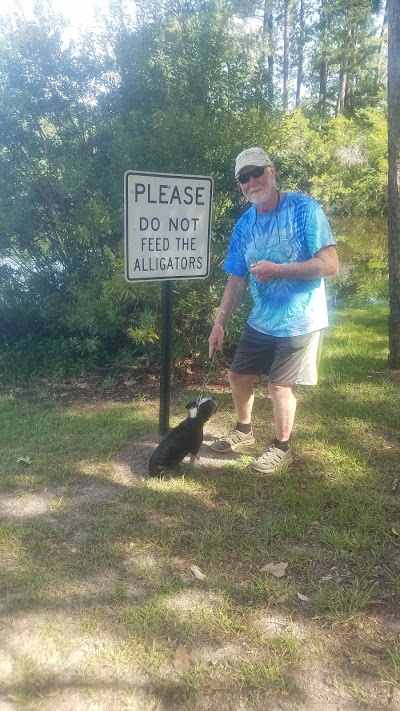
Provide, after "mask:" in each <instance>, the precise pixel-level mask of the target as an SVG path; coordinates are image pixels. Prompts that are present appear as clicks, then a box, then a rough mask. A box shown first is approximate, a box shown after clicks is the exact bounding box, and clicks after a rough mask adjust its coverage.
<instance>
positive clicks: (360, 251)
mask: <svg viewBox="0 0 400 711" xmlns="http://www.w3.org/2000/svg"><path fill="white" fill-rule="evenodd" d="M330 223H331V226H332V229H333V233H334V235H335V238H336V241H337V245H338V254H339V259H340V274H339V275H338V276H337V277H335V279H332V280H329V283H328V297H329V300H330V301H331V302H333V304H334V305H335V306H338V307H342V306H346V305H348V306H359V307H362V306H367V305H368V304H371V303H374V304H387V303H388V291H389V277H388V225H387V218H386V217H341V218H340V217H335V218H331V219H330Z"/></svg>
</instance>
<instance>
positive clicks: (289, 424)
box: [268, 383, 297, 442]
mask: <svg viewBox="0 0 400 711" xmlns="http://www.w3.org/2000/svg"><path fill="white" fill-rule="evenodd" d="M268 392H269V394H270V396H271V400H272V405H273V408H274V419H275V429H276V435H275V436H276V439H277V440H279V441H280V442H287V441H288V440H289V438H290V435H291V434H292V429H293V423H294V417H295V414H296V404H297V400H296V398H295V396H294V394H293V390H292V388H291V387H290V386H289V385H273V384H272V383H268Z"/></svg>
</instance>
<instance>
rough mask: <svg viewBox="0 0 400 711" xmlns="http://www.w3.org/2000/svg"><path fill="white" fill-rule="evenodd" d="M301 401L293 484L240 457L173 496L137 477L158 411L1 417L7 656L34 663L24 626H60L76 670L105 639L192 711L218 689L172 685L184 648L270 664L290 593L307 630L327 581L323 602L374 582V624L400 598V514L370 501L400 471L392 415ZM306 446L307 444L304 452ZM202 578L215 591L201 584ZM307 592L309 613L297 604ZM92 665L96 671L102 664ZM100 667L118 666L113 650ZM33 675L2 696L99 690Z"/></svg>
mask: <svg viewBox="0 0 400 711" xmlns="http://www.w3.org/2000/svg"><path fill="white" fill-rule="evenodd" d="M181 399H182V400H183V399H184V400H186V396H185V397H184V396H183V395H182V397H181V396H179V400H181ZM300 400H301V403H300V408H299V409H300V413H299V416H300V426H299V429H300V431H301V433H302V434H299V438H298V440H299V444H300V446H299V456H298V459H297V460H296V461H295V464H294V465H293V467H291V468H290V469H289V470H283V471H282V472H281V473H280V474H277V475H274V476H269V477H266V476H264V475H261V474H257V473H255V472H252V471H251V470H250V469H249V468H248V466H247V463H246V460H245V458H242V457H240V456H238V457H236V456H234V457H232V461H230V462H229V464H228V465H227V466H225V467H220V468H213V466H212V463H210V464H209V465H207V466H205V467H204V466H203V467H202V468H199V469H191V468H188V469H186V473H185V476H184V477H178V478H177V479H174V480H172V481H169V482H168V481H159V480H151V481H149V482H147V483H145V482H143V481H141V480H140V479H139V478H138V477H137V476H135V475H134V472H135V471H139V473H140V472H141V471H142V469H141V467H143V466H145V465H146V463H147V460H148V456H149V454H150V451H151V448H152V446H153V445H152V442H153V441H154V440H156V439H157V437H156V436H155V435H154V432H155V430H156V424H157V406H158V405H157V403H152V404H151V403H136V404H135V405H134V406H132V405H126V406H125V405H121V404H114V405H110V404H108V405H107V407H103V406H102V405H101V403H98V404H96V405H93V406H91V407H89V408H88V407H84V408H82V407H81V408H79V407H78V408H77V407H68V408H67V407H64V408H60V407H59V406H58V405H50V406H49V405H43V403H35V402H29V403H19V406H18V407H17V406H16V404H15V403H12V402H8V403H6V404H5V406H4V411H3V415H2V422H3V424H4V429H3V432H5V434H6V438H8V440H9V442H10V449H9V451H8V452H6V453H5V454H4V456H3V465H2V466H3V474H4V478H3V480H4V482H5V483H6V484H7V485H8V486H6V487H5V489H4V493H3V497H2V502H3V507H2V515H1V525H0V545H1V550H2V557H3V564H2V565H3V567H2V581H1V585H2V591H3V607H2V613H1V614H2V619H3V625H4V626H5V628H6V629H7V631H8V639H6V641H5V644H4V650H5V652H6V654H8V655H9V657H13V656H15V654H16V653H17V650H18V649H19V651H18V654H21V655H22V656H23V655H24V654H26V655H27V656H32V655H33V654H34V648H33V647H30V646H29V641H27V640H25V642H24V643H23V645H22V647H21V646H20V647H19V645H21V639H22V635H23V634H26V629H25V630H24V628H23V627H22V628H21V629H19V628H18V620H20V619H22V618H23V617H24V616H26V615H28V617H29V615H31V614H32V615H34V616H35V620H36V622H35V624H37V622H38V620H39V622H40V620H42V622H43V624H44V625H45V626H46V624H47V623H48V615H49V614H51V613H53V614H55V615H56V616H57V615H61V617H59V618H58V617H55V618H53V621H52V623H51V624H52V625H53V631H54V629H56V632H57V635H60V638H61V637H62V638H63V644H64V651H65V655H66V658H67V659H69V658H70V657H72V655H73V653H74V652H75V651H76V647H77V646H78V647H79V646H80V645H81V644H82V639H83V640H85V641H86V642H85V643H87V644H88V645H89V648H90V649H92V650H94V649H95V647H96V645H97V643H98V641H99V640H101V641H102V643H104V644H106V642H105V641H104V640H106V639H108V638H109V637H110V638H111V639H112V640H114V643H116V644H117V645H118V644H123V649H124V650H125V651H124V653H126V651H127V649H128V650H130V654H132V658H133V659H135V660H136V663H137V664H138V668H139V670H141V671H140V673H143V669H145V673H146V674H147V675H148V676H147V677H146V681H145V682H143V680H140V679H139V676H140V674H139V672H138V674H139V676H138V677H137V679H136V681H135V683H136V684H137V685H138V686H139V685H140V684H142V688H147V692H148V689H150V688H151V689H152V693H153V697H154V698H158V699H160V698H161V699H162V700H163V702H164V703H166V699H167V700H168V699H170V698H173V699H174V701H175V702H176V703H179V704H185V703H186V701H187V699H188V698H189V697H190V698H191V699H192V701H193V700H194V699H195V698H196V694H197V688H198V687H196V684H200V683H203V685H204V687H207V684H208V683H211V682H210V672H209V671H208V672H207V673H205V674H204V675H203V677H201V673H200V672H199V674H200V676H199V679H200V681H199V680H197V681H196V680H195V679H192V681H188V682H187V683H186V682H182V680H177V679H176V678H173V674H174V673H175V672H174V670H173V668H172V666H171V655H172V654H173V651H174V649H175V647H176V644H177V641H181V642H185V643H187V644H188V645H189V646H190V647H191V648H195V647H196V646H203V647H204V646H205V645H206V643H209V642H210V640H211V642H212V645H215V646H217V647H221V646H224V645H225V644H226V643H227V641H228V640H229V641H230V642H232V641H233V642H234V643H235V644H237V645H242V643H243V642H245V644H246V645H247V649H248V650H251V654H264V653H265V652H266V651H270V650H269V648H268V645H267V642H266V638H265V636H263V634H262V633H260V631H259V629H257V627H255V624H254V623H255V618H256V617H257V616H259V615H264V616H265V615H266V614H271V615H273V614H274V612H273V610H274V607H273V606H274V603H273V601H272V602H271V599H273V598H274V597H275V598H276V597H279V596H282V595H288V597H287V598H286V601H285V602H284V603H283V604H282V606H281V607H280V610H279V614H280V615H281V619H283V620H285V621H286V622H285V624H287V625H289V622H290V620H291V619H292V618H293V617H295V618H296V619H298V620H301V622H302V624H304V625H306V624H309V625H310V626H312V625H313V622H312V617H313V616H314V614H315V608H314V604H313V595H314V593H315V590H316V586H317V584H320V580H321V579H322V578H323V577H328V578H329V583H328V584H329V586H331V587H332V595H331V597H330V598H329V600H334V594H333V593H335V592H336V590H340V588H345V589H350V587H351V585H352V583H353V581H354V579H355V578H357V579H358V578H360V579H362V581H363V584H364V588H365V590H366V589H367V586H368V585H370V586H371V585H372V584H374V583H375V582H379V586H380V593H379V594H380V598H379V602H380V605H381V607H380V612H379V613H377V614H383V611H384V609H385V607H384V606H385V603H390V604H391V602H392V600H391V597H390V585H389V584H390V581H391V578H392V577H393V576H394V575H396V574H397V575H398V561H397V558H398V543H397V539H396V536H395V534H393V535H390V529H391V527H392V526H393V524H392V518H391V517H392V514H393V510H394V505H393V502H392V501H391V500H389V499H388V498H387V497H385V496H383V495H382V496H381V495H380V494H379V491H374V490H373V488H374V486H376V484H377V483H378V481H379V477H380V476H381V475H382V468H383V470H384V471H385V472H386V475H387V477H389V474H390V473H391V472H392V471H393V467H395V466H398V465H397V464H396V462H395V458H396V454H397V453H398V448H397V444H398V442H397V440H396V434H395V430H394V422H395V420H394V418H395V413H396V408H395V405H394V401H391V402H386V404H385V402H384V401H383V399H380V400H379V402H378V401H377V402H374V403H372V404H371V406H370V407H368V408H366V407H365V402H364V403H363V404H361V403H360V402H359V401H357V400H355V399H354V398H353V397H352V396H351V394H350V393H349V394H348V396H344V394H343V392H335V391H332V390H330V389H329V388H326V389H325V386H323V387H322V388H321V389H320V391H319V392H317V391H311V390H310V391H307V393H305V394H301V397H300ZM21 405H22V409H21ZM175 412H176V413H177V414H178V412H180V406H179V407H178V408H176V409H175ZM366 413H367V414H366ZM255 416H256V418H257V425H256V426H257V428H258V431H259V432H260V433H261V430H262V429H263V427H264V423H265V420H266V416H269V417H271V403H270V401H269V400H268V398H267V397H266V395H265V394H263V395H259V396H258V398H257V404H256V408H255ZM354 422H356V423H359V424H360V425H362V427H361V428H359V429H357V427H355V426H354ZM367 425H368V426H369V427H370V434H371V437H372V438H373V437H376V434H377V432H378V431H379V428H382V427H385V432H384V433H383V432H382V433H381V434H382V438H383V440H384V443H386V444H388V438H389V439H390V441H391V444H392V446H393V447H394V449H393V450H389V449H388V450H387V451H386V450H385V452H384V457H386V458H384V459H382V458H381V459H379V461H378V460H376V461H375V459H374V458H373V457H371V447H370V446H368V443H366V435H365V427H366V426H367ZM210 429H212V428H211V426H210ZM388 433H389V434H388ZM306 435H309V436H310V438H311V439H312V441H313V446H312V447H310V449H309V450H308V451H307V437H306ZM338 440H340V449H341V451H339V452H338V451H335V447H336V446H337V445H338ZM319 441H320V442H321V443H322V445H321V447H320V448H319V447H318V442H319ZM396 442H397V444H396ZM33 446H34V451H31V447H33ZM382 446H383V445H382ZM331 452H333V454H332V455H331V454H330V453H331ZM27 455H29V456H30V457H31V458H32V464H31V465H28V466H26V468H24V469H23V468H22V466H21V465H17V464H16V459H17V457H19V456H27ZM134 457H135V458H136V459H133V458H134ZM138 457H141V460H140V462H141V463H140V466H139V464H138V462H139V460H138ZM119 467H122V470H121V469H119ZM352 469H353V470H355V473H353V475H352V474H351V470H352ZM132 470H133V471H132ZM371 485H372V487H371ZM278 560H285V561H287V562H288V570H289V571H290V579H284V580H278V579H273V578H271V579H269V578H268V577H266V576H262V575H260V568H261V567H262V566H263V565H265V564H266V563H268V562H272V561H278ZM396 561H397V562H396ZM193 565H197V566H198V567H199V568H200V569H201V570H202V571H203V572H204V574H205V575H206V578H205V580H203V581H201V580H197V579H196V578H195V577H194V575H193V573H192V572H191V566H193ZM377 567H380V570H379V571H378V572H377V571H376V568H377ZM334 569H336V570H334ZM396 571H397V572H396ZM364 588H363V587H362V586H361V590H364ZM298 591H301V592H302V593H303V594H304V593H305V595H306V597H308V598H309V600H308V601H301V600H299V598H298V597H297V592H298ZM369 602H370V600H369ZM329 604H331V603H330V602H329ZM322 614H323V613H322ZM345 614H346V610H345ZM71 625H72V626H71ZM48 634H49V633H48ZM50 636H51V633H50ZM44 640H45V633H44V632H43V644H44V643H45V641H44ZM87 640H89V641H88V642H87ZM61 647H62V644H61ZM92 655H93V658H92V659H91V660H90V659H89V660H88V669H89V670H90V664H92V665H93V664H94V663H95V660H96V659H98V658H97V657H96V654H95V652H94V651H92ZM100 657H101V664H103V663H104V664H106V659H107V653H106V652H104V655H103V657H102V656H101V655H100ZM160 660H161V661H160ZM99 663H100V662H99ZM235 663H236V662H235V660H230V661H229V663H228V670H229V665H230V667H231V678H230V679H229V683H228V685H230V686H232V688H235V689H236V693H237V694H239V692H240V693H242V691H243V686H241V685H240V683H239V682H238V681H237V680H238V673H237V668H236V666H235ZM101 664H100V666H101ZM162 664H164V665H166V668H167V669H168V670H169V671H168V673H166V674H165V675H164V677H163V679H162V680H161V681H160V672H157V673H156V672H155V671H154V669H155V666H157V665H161V666H162ZM41 666H42V667H43V666H45V665H43V664H42V665H41ZM282 669H286V667H285V664H283V663H282ZM282 673H283V672H282ZM168 674H170V676H168ZM171 675H172V676H171ZM211 676H212V675H211ZM28 677H29V678H28V680H27V681H26V682H24V681H23V679H21V682H20V683H19V684H17V685H16V684H12V683H8V684H5V685H4V689H5V692H4V693H6V694H8V695H10V694H13V695H15V694H18V693H20V694H22V696H24V695H28V696H29V695H31V696H35V695H37V696H40V694H43V693H46V692H49V693H50V692H52V691H54V690H58V691H60V690H62V689H63V688H69V689H72V688H75V689H79V688H82V687H83V686H85V688H87V687H91V686H93V684H94V687H95V688H96V687H97V688H100V687H101V686H102V682H97V683H94V682H93V677H92V676H91V675H90V673H88V671H87V669H85V675H84V679H83V678H80V677H79V673H78V674H76V677H75V679H73V680H72V682H70V683H64V684H63V682H62V680H61V679H60V678H59V676H56V677H55V678H52V676H51V672H48V674H47V676H46V674H41V673H40V672H37V671H35V670H34V672H29V674H28ZM263 683H264V684H265V688H264V691H266V692H268V693H269V692H270V690H271V689H270V688H269V689H268V685H267V681H266V679H264V682H263ZM118 684H119V690H121V689H122V690H123V687H124V684H123V683H122V684H121V682H120V681H118ZM146 685H147V686H146ZM250 686H251V685H250V684H249V685H248V688H250ZM104 687H107V688H111V689H113V688H114V687H113V684H112V683H111V684H107V683H105V684H104ZM213 688H214V690H215V686H214V687H213ZM246 688H247V687H246ZM193 702H194V701H193ZM254 708H256V706H255V707H254Z"/></svg>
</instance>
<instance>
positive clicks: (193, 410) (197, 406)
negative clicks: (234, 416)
mask: <svg viewBox="0 0 400 711" xmlns="http://www.w3.org/2000/svg"><path fill="white" fill-rule="evenodd" d="M217 408H218V401H217V400H214V398H213V397H203V398H202V399H201V400H193V401H192V402H188V404H187V405H186V409H187V410H189V416H190V417H192V418H193V419H195V418H198V419H199V420H201V421H202V422H207V420H209V419H210V417H211V416H212V415H213V414H214V412H215V411H216V410H217Z"/></svg>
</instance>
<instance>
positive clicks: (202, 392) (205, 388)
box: [196, 271, 249, 405]
mask: <svg viewBox="0 0 400 711" xmlns="http://www.w3.org/2000/svg"><path fill="white" fill-rule="evenodd" d="M248 275H249V271H247V274H246V275H245V277H244V278H245V279H247V277H248ZM238 293H239V290H238V288H237V287H236V294H235V298H234V300H233V304H232V309H231V312H230V314H229V316H228V318H227V320H226V323H225V325H224V329H225V328H226V326H227V324H228V322H229V319H230V317H231V316H232V313H233V310H234V309H235V307H236V305H237V304H236V299H237V296H238ZM218 350H221V349H219V348H215V350H214V353H213V355H212V358H211V363H210V366H209V368H208V371H207V373H206V377H205V378H204V382H203V385H202V388H201V392H200V394H199V396H198V397H197V400H196V405H198V404H199V402H200V400H201V399H202V398H203V397H204V391H207V385H208V381H209V380H210V376H211V371H212V369H213V367H214V360H215V357H216V355H217V352H218Z"/></svg>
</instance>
